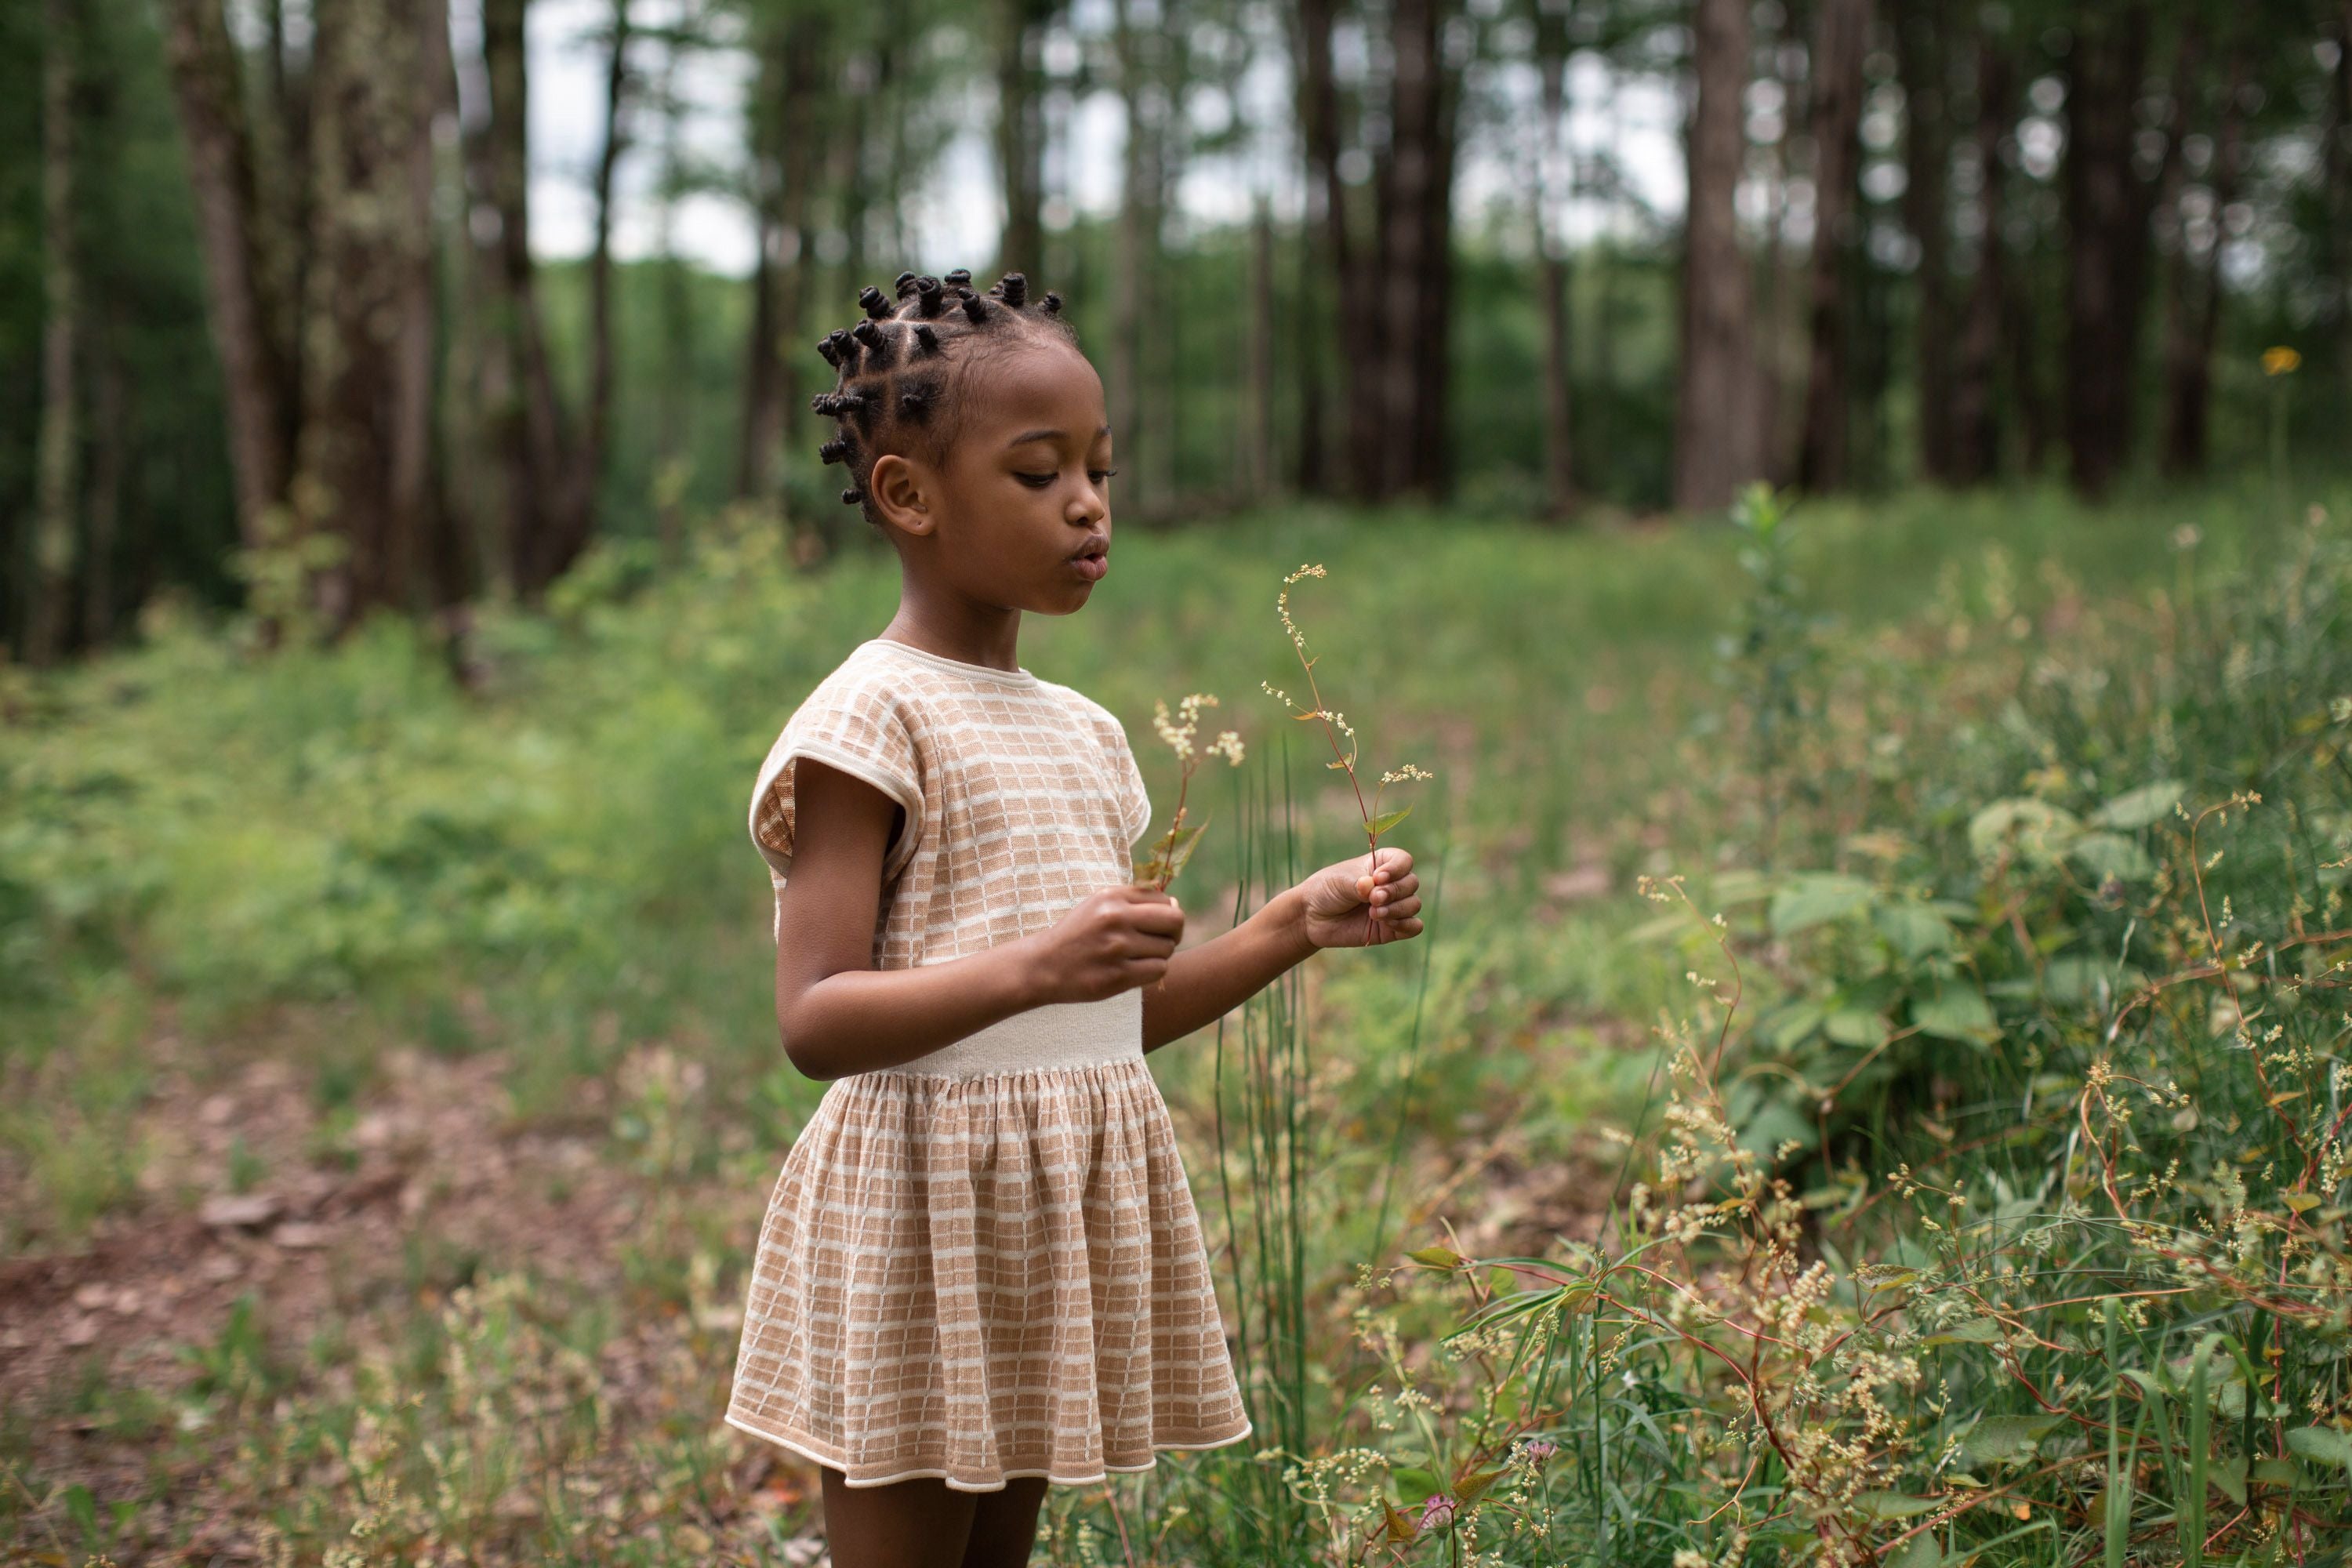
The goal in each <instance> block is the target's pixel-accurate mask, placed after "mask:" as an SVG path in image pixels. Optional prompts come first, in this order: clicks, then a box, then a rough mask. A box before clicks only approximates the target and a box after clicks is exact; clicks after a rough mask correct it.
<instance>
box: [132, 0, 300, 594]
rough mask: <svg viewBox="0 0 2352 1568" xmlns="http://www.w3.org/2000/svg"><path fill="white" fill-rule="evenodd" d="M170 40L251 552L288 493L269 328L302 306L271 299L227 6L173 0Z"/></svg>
mask: <svg viewBox="0 0 2352 1568" xmlns="http://www.w3.org/2000/svg"><path fill="white" fill-rule="evenodd" d="M163 36H164V44H165V48H166V52H167V55H168V57H169V59H170V62H171V71H172V89H173V100H174V101H175V103H176V104H177V106H178V110H179V118H180V126H181V132H182V135H183V137H184V140H185V142H186V146H187V153H188V178H189V184H190V185H191V186H192V187H193V189H194V196H195V211H196V239H197V245H198V247H199V248H200V249H201V250H202V252H203V254H204V258H205V298H206V300H207V302H208V303H209V305H210V307H211V317H212V335H213V341H214V343H215V346H216V347H217V350H218V352H219V354H220V362H221V381H222V393H223V401H224V402H225V404H226V409H227V416H228V446H229V461H230V466H231V467H232V468H233V469H234V470H235V472H236V512H237V532H238V537H239V538H240V540H241V541H242V542H243V543H244V544H245V546H246V547H247V549H253V548H257V547H258V546H260V545H261V544H263V543H264V542H266V540H267V519H268V515H269V513H270V509H271V508H273V507H275V506H277V505H278V502H279V501H280V500H282V498H283V497H284V496H285V493H286V479H287V474H288V471H289V466H290V463H291V460H292V458H291V454H292V449H293V433H294V419H295V405H294V399H293V395H292V372H291V368H290V366H289V363H288V362H287V361H286V360H285V359H284V358H282V357H281V355H280V354H279V353H278V349H277V345H276V342H275V340H274V337H273V333H272V331H271V329H270V325H269V323H270V321H272V319H273V318H274V317H278V316H283V315H290V314H291V312H292V310H293V308H294V301H292V300H283V299H278V298H273V297H271V296H270V295H269V294H268V291H267V288H266V285H265V283H264V279H263V276H262V272H261V268H260V264H259V258H258V235H257V224H258V213H257V198H256V193H255V188H254V174H253V142H252V136H251V132H250V129H249V127H248V124H247V119H246V111H245V89H244V84H243V82H242V80H241V79H240V76H241V73H240V71H239V69H238V65H237V54H236V47H235V46H234V45H232V44H231V42H230V40H229V36H228V27H227V24H226V21H225V20H224V19H223V16H222V14H221V7H220V0H167V4H166V5H165V13H164V29H163Z"/></svg>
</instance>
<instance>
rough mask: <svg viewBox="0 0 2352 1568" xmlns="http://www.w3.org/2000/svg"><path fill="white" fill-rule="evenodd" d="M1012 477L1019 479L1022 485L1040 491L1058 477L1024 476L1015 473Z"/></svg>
mask: <svg viewBox="0 0 2352 1568" xmlns="http://www.w3.org/2000/svg"><path fill="white" fill-rule="evenodd" d="M1058 477H1059V476H1057V475H1054V474H1024V473H1020V472H1017V471H1016V472H1015V473H1014V474H1013V478H1014V479H1019V480H1020V481H1021V482H1022V483H1023V484H1024V485H1034V486H1035V487H1036V488H1037V489H1041V490H1042V489H1045V487H1046V486H1047V485H1050V484H1052V483H1053V482H1054V480H1055V479H1056V478H1058Z"/></svg>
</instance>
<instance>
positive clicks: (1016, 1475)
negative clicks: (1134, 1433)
mask: <svg viewBox="0 0 2352 1568" xmlns="http://www.w3.org/2000/svg"><path fill="white" fill-rule="evenodd" d="M726 1421H727V1425H729V1426H732V1427H734V1428H735V1429H736V1430H737V1431H739V1432H748V1433H750V1434H751V1436H754V1437H759V1438H763V1439H765V1440H766V1441H768V1442H771V1443H773V1444H775V1445H776V1446H777V1447H780V1448H789V1449H790V1450H792V1451H793V1453H795V1454H798V1455H799V1456H800V1457H801V1458H804V1459H808V1460H812V1461H814V1463H816V1464H820V1465H824V1466H828V1467H830V1468H833V1469H836V1470H839V1471H841V1472H842V1476H843V1480H842V1484H843V1485H844V1486H846V1487H848V1488H849V1489H852V1490H856V1489H861V1488H865V1487H887V1486H889V1485H891V1484H893V1483H894V1482H898V1481H920V1480H936V1481H943V1482H945V1483H946V1485H947V1489H949V1490H950V1491H957V1492H1001V1491H1003V1489H1004V1484H1005V1481H1011V1480H1018V1479H1023V1478H1024V1477H1029V1476H1043V1477H1045V1481H1046V1484H1047V1485H1049V1486H1057V1487H1087V1486H1097V1485H1100V1484H1101V1483H1102V1482H1104V1481H1105V1480H1108V1479H1109V1477H1110V1476H1112V1475H1120V1476H1139V1475H1141V1474H1143V1472H1145V1471H1146V1470H1150V1469H1153V1468H1157V1467H1158V1466H1159V1463H1160V1458H1159V1456H1160V1455H1161V1454H1192V1453H1201V1452H1204V1451H1206V1450H1208V1449H1211V1448H1223V1447H1226V1446H1228V1445H1229V1444H1234V1443H1238V1442H1240V1441H1241V1440H1242V1439H1243V1438H1244V1437H1246V1436H1249V1435H1250V1433H1251V1432H1252V1431H1254V1430H1255V1428H1254V1427H1252V1426H1250V1424H1249V1423H1248V1422H1247V1421H1244V1422H1243V1423H1242V1429H1241V1430H1240V1431H1238V1432H1235V1433H1234V1434H1232V1435H1231V1436H1224V1437H1212V1438H1211V1439H1209V1441H1207V1442H1205V1443H1154V1444H1152V1445H1151V1448H1152V1458H1149V1459H1146V1460H1145V1461H1144V1462H1143V1463H1141V1464H1139V1465H1113V1464H1105V1465H1104V1466H1103V1471H1104V1472H1106V1473H1100V1474H1096V1475H1091V1476H1057V1475H1055V1473H1054V1472H1053V1471H1052V1470H1051V1469H1044V1470H1037V1469H1024V1470H1001V1471H999V1472H998V1474H1000V1475H1001V1476H1003V1478H1004V1479H1003V1480H1000V1481H998V1482H997V1483H996V1484H995V1485H994V1486H992V1487H982V1486H974V1485H972V1484H971V1483H970V1482H968V1481H959V1480H957V1479H955V1478H954V1477H953V1476H952V1475H950V1473H949V1472H948V1471H946V1470H900V1471H898V1472H897V1473H896V1474H893V1475H887V1476H877V1477H875V1478H873V1479H870V1480H859V1479H855V1478H853V1477H851V1476H850V1475H849V1467H848V1466H847V1464H845V1462H844V1461H842V1460H841V1459H838V1458H833V1457H831V1456H829V1455H825V1454H820V1453H818V1452H817V1451H816V1450H815V1449H814V1448H811V1447H807V1446H806V1445H804V1444H802V1443H797V1442H794V1441H793V1439H792V1438H790V1437H780V1436H777V1435H776V1434H775V1433H773V1432H767V1431H762V1430H761V1428H759V1427H757V1426H751V1425H749V1424H747V1423H745V1422H742V1421H739V1420H737V1419H736V1418H735V1414H734V1412H732V1411H730V1412H728V1413H727V1415H726Z"/></svg>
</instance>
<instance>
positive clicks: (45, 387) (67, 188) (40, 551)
mask: <svg viewBox="0 0 2352 1568" xmlns="http://www.w3.org/2000/svg"><path fill="white" fill-rule="evenodd" d="M43 24H44V25H43V27H42V33H41V49H42V58H41V293H42V304H43V319H42V321H41V427H40V436H39V452H38V457H37V466H38V470H39V472H38V479H37V487H38V492H39V493H38V499H37V502H36V506H37V512H36V517H35V521H34V524H33V572H32V579H33V581H32V603H31V604H30V605H28V606H27V608H28V609H29V610H30V611H31V614H30V615H29V616H27V617H26V636H25V660H26V663H28V664H33V665H45V664H47V663H49V662H51V661H52V660H53V659H55V658H57V656H58V654H59V653H60V652H62V651H63V649H64V647H65V640H66V636H67V622H68V620H69V619H70V616H71V610H72V605H73V579H74V542H75V533H76V529H75V526H74V470H75V468H76V467H77V466H78V465H77V463H76V461H75V458H76V453H77V446H78V443H79V436H78V435H77V433H76V431H75V428H74V424H75V421H74V395H75V394H74V337H75V331H76V315H77V308H76V303H75V299H76V295H77V293H78V289H77V287H76V283H77V279H76V277H75V268H74V136H73V131H74V125H73V113H74V54H73V38H74V33H75V26H74V16H73V6H72V4H71V0H47V8H46V15H45V16H44V17H43Z"/></svg>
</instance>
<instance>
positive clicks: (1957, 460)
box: [1920, 23, 2014, 485]
mask: <svg viewBox="0 0 2352 1568" xmlns="http://www.w3.org/2000/svg"><path fill="white" fill-rule="evenodd" d="M1976 97H1977V126H1976V153H1977V166H1978V168H1979V176H1978V184H1977V208H1978V211H1979V213H1980V214H1981V215H1982V222H1981V225H1980V233H1979V238H1978V241H1977V271H1976V278H1975V280H1974V281H1973V282H1972V283H1971V284H1970V285H1969V300H1968V307H1967V313H1966V316H1965V318H1964V320H1963V321H1962V324H1961V328H1960V336H1959V346H1958V354H1957V356H1956V358H1955V360H1954V363H1953V367H1952V383H1951V389H1952V390H1951V412H1950V416H1949V418H1948V439H1949V440H1950V442H1951V458H1952V461H1951V470H1950V479H1951V481H1952V483H1954V484H1956V485H1973V484H1981V483H1983V482H1984V481H1985V480H1986V479H1990V478H1991V477H1992V475H1993V471H1994V469H1995V468H1998V467H1999V466H2000V422H1999V419H1998V417H1997V416H1996V415H1995V412H1994V409H1993V400H1992V378H1993V367H1994V361H1995V358H1996V356H1998V355H1999V353H2000V312H2001V296H2002V276H2003V271H2004V262H2005V259H2006V247H2005V246H2004V244H2003V242H2002V239H2001V233H2000V229H2001V221H2002V212H2001V184H2002V177H2003V175H2004V174H2005V170H2004V167H2003V164H2002V162H2001V144H2002V142H2003V140H2004V139H2005V138H2006V137H2007V136H2008V134H2009V128H2010V126H2011V124H2012V123H2013V121H2014V115H2013V113H2012V110H2013V109H2014V104H2013V102H2012V100H2011V84H2010V69H2009V57H2008V53H2007V49H2006V46H2005V44H2004V41H2003V40H2002V39H2001V37H2000V35H1999V34H1998V33H1997V32H1996V31H1995V30H1994V29H1993V27H1992V26H1991V25H1990V23H1984V24H1980V25H1979V35H1978V38H1977V80H1976ZM1929 392H1930V389H1929V388H1928V386H1927V381H1926V378H1925V374H1924V372H1923V374H1922V378H1921V382H1920V395H1921V397H1922V399H1923V400H1924V399H1925V398H1927V396H1928V395H1929Z"/></svg>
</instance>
